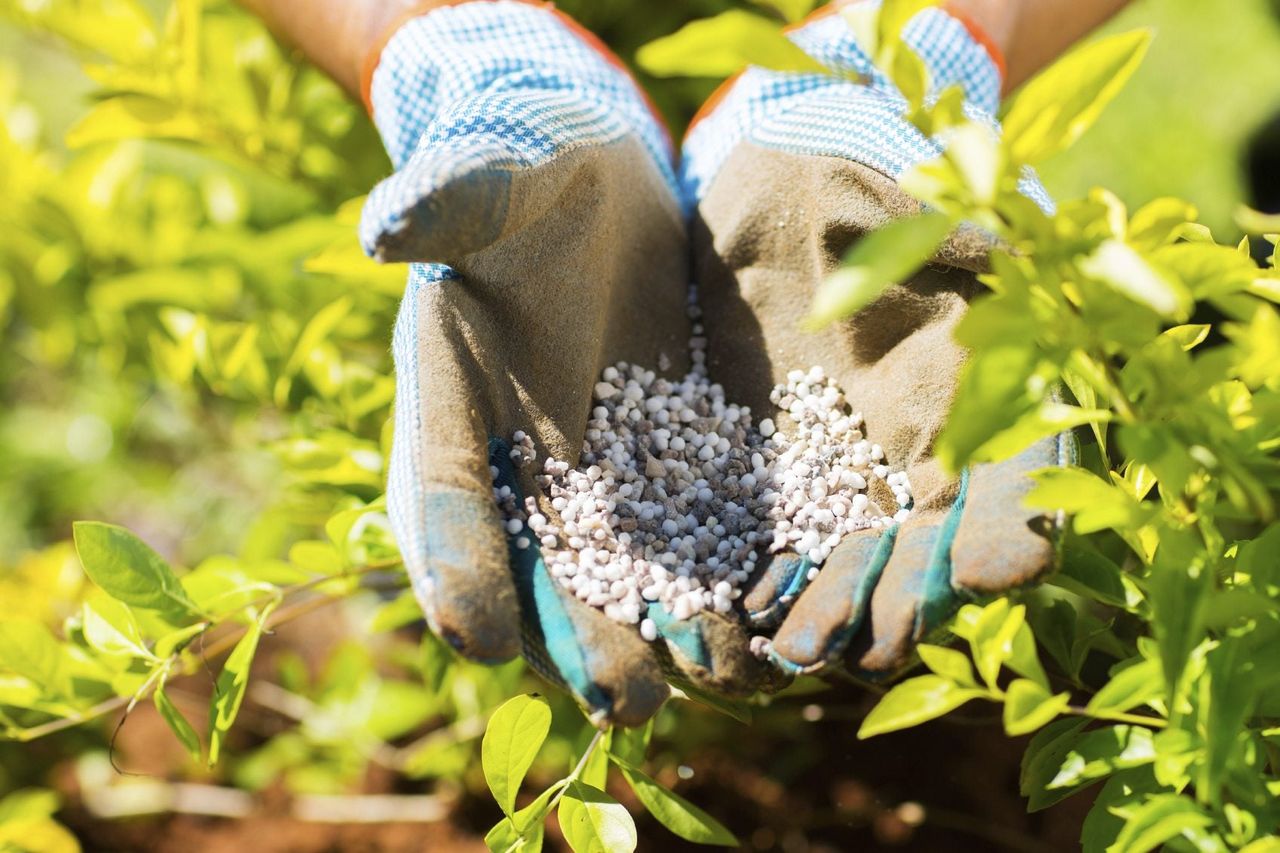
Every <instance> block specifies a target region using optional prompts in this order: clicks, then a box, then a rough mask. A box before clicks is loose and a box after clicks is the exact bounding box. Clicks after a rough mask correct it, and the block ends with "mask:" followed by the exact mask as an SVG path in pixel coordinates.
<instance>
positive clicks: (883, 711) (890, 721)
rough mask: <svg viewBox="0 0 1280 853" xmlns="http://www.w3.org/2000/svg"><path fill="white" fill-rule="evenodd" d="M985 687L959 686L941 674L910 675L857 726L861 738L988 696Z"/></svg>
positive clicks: (897, 728)
mask: <svg viewBox="0 0 1280 853" xmlns="http://www.w3.org/2000/svg"><path fill="white" fill-rule="evenodd" d="M985 695H986V693H985V692H984V691H982V690H975V689H973V688H967V687H960V686H958V685H957V684H955V683H954V682H952V681H951V680H950V679H948V678H943V677H942V676H939V675H920V676H916V677H915V678H909V679H907V680H906V681H904V682H902V683H901V684H899V685H897V686H896V687H894V688H893V689H892V690H890V691H889V692H888V693H886V694H885V695H884V698H882V699H881V700H880V702H879V704H877V705H876V706H875V707H874V708H872V709H871V713H870V714H868V715H867V717H866V719H865V720H863V721H862V727H861V728H859V729H858V737H859V738H863V739H865V738H869V737H875V736H876V735H881V734H886V733H888V732H896V731H898V730H899V729H907V728H911V727H912V726H918V725H920V724H921V723H925V722H928V721H929V720H933V719H936V718H938V717H941V716H942V715H944V714H946V713H948V712H950V711H953V710H955V709H956V708H959V707H960V706H961V705H963V704H964V703H966V702H968V701H969V700H971V699H979V698H981V697H983V696H985Z"/></svg>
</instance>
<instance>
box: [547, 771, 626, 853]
mask: <svg viewBox="0 0 1280 853" xmlns="http://www.w3.org/2000/svg"><path fill="white" fill-rule="evenodd" d="M557 815H558V817H559V818H560V829H561V831H562V832H563V833H564V838H565V841H567V842H568V843H569V847H570V848H572V849H573V851H574V853H631V851H632V850H635V849H636V840H637V839H636V825H635V821H633V820H632V819H631V815H630V814H629V813H628V812H627V809H626V807H625V806H623V805H622V804H621V803H619V802H618V801H617V800H615V799H614V798H613V797H610V796H609V795H608V794H606V793H605V792H604V791H601V790H600V789H599V788H593V787H591V786H590V785H587V784H584V783H583V782H577V781H575V782H570V783H569V787H568V788H566V789H565V793H564V798H563V799H561V800H560V808H559V810H558V811H557Z"/></svg>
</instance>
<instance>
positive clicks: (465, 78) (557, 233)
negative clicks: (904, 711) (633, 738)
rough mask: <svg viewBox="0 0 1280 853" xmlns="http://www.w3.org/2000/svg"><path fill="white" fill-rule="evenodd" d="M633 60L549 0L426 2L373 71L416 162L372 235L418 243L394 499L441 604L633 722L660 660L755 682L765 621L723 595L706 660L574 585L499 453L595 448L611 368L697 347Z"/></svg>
mask: <svg viewBox="0 0 1280 853" xmlns="http://www.w3.org/2000/svg"><path fill="white" fill-rule="evenodd" d="M614 62H616V60H611V58H610V57H608V56H606V55H605V54H603V53H602V52H601V50H600V49H599V48H598V46H597V45H594V44H592V43H591V42H590V41H589V40H588V39H587V38H585V37H584V36H583V35H582V34H581V33H580V32H578V31H577V30H576V29H575V27H574V25H572V23H571V22H569V21H568V20H567V19H565V18H563V17H562V16H560V15H558V14H557V13H555V12H553V11H552V10H551V9H549V8H548V7H545V6H542V5H541V4H538V5H534V4H529V3H520V2H511V0H503V2H473V3H466V4H462V5H457V6H448V7H443V8H439V9H436V10H434V11H432V12H430V13H429V14H427V15H424V16H421V17H419V18H415V19H412V20H410V21H409V22H408V23H407V24H405V25H404V26H403V27H401V29H400V30H398V31H397V32H396V33H395V34H394V35H393V36H392V38H391V39H390V41H389V42H388V43H387V46H386V48H385V50H384V51H383V53H382V56H381V58H380V60H379V63H378V66H377V68H376V70H375V71H374V72H373V75H372V84H371V91H370V101H371V103H372V104H373V108H374V119H375V122H376V123H377V125H378V127H379V130H380V132H381V133H382V136H383V138H384V141H385V143H386V145H387V148H388V151H389V152H390V154H391V157H392V161H393V163H394V164H395V166H396V168H397V171H396V173H395V174H394V175H392V176H391V177H389V178H387V179H386V180H385V181H384V182H382V183H381V184H380V185H379V186H378V187H377V188H375V189H374V191H373V192H372V193H371V195H370V197H369V199H368V201H367V203H366V207H365V212H364V217H363V220H362V224H361V238H362V241H363V243H364V245H365V248H366V250H367V251H368V252H369V253H370V254H372V255H374V256H375V257H377V258H380V259H382V260H396V261H411V262H414V263H412V265H411V267H410V274H409V283H408V287H407V290H406V294H405V298H404V302H403V303H402V306H401V309H400V315H399V319H398V321H397V324H396V328H395V333H394V339H393V345H392V348H393V354H394V357H395V364H396V379H397V400H396V416H395V417H396V421H395V439H394V442H393V446H392V458H391V470H390V474H389V478H388V483H387V502H388V509H389V513H390V517H391V523H392V527H393V530H394V532H395V535H396V538H397V541H398V542H399V544H400V547H401V551H402V553H403V555H404V559H405V563H406V566H407V567H408V570H409V573H410V576H411V577H412V579H413V582H414V588H415V591H416V592H417V595H418V598H419V601H420V602H421V604H422V606H423V609H424V612H425V613H426V616H427V620H428V623H429V625H430V626H431V628H432V629H433V630H435V631H436V632H437V633H438V634H440V635H441V636H442V637H444V638H445V639H446V640H447V641H448V642H449V643H450V644H451V645H453V646H454V648H456V649H457V650H458V651H459V652H461V653H462V654H464V655H467V656H468V657H471V658H475V659H478V660H482V661H499V660H504V659H507V658H510V657H513V656H514V655H516V654H518V653H520V652H521V651H523V652H524V654H525V655H526V657H527V658H528V659H529V660H530V661H531V662H532V663H533V664H534V665H535V666H536V667H537V668H538V669H539V670H541V671H542V672H543V673H544V674H545V675H547V676H548V677H549V678H551V679H552V680H553V681H556V682H557V683H559V684H561V685H562V686H564V687H566V688H567V689H569V690H570V691H571V692H572V693H573V694H574V695H575V696H576V697H577V698H578V699H579V700H580V701H581V702H582V704H583V705H585V706H586V708H587V709H588V711H589V712H590V713H591V714H592V715H593V717H595V718H597V719H599V720H602V721H603V720H611V721H615V722H619V723H623V724H628V725H635V724H638V723H640V722H643V721H644V720H645V719H647V718H648V717H649V716H650V715H652V714H653V712H654V711H656V710H657V708H658V707H659V706H660V705H661V704H662V702H663V701H664V700H665V699H666V697H667V695H668V693H669V691H668V688H667V685H666V681H665V679H664V672H663V664H664V663H665V664H666V667H667V669H668V671H672V670H674V671H676V672H678V673H679V674H681V675H682V676H683V677H685V678H687V679H689V680H691V681H694V682H697V683H699V684H702V685H705V686H708V687H711V688H712V689H720V690H736V691H745V690H749V689H750V686H751V685H750V683H749V682H750V680H751V679H752V678H755V677H756V674H757V673H758V672H759V671H760V670H761V669H762V667H761V665H760V664H758V662H755V661H754V660H752V659H751V657H750V655H749V652H748V649H747V641H746V635H745V633H744V632H743V631H742V629H741V628H740V627H739V626H737V625H733V624H732V623H730V622H729V621H728V620H726V619H724V618H723V617H717V618H711V617H712V614H706V615H705V616H703V617H701V618H700V619H699V620H698V622H697V624H698V626H700V629H702V630H703V631H704V632H705V635H706V636H707V637H708V638H713V639H714V642H711V643H709V644H704V645H703V646H702V647H701V651H700V653H699V654H697V655H694V656H693V657H692V658H690V657H689V656H687V655H684V654H683V653H682V647H681V645H680V644H679V643H678V642H673V643H672V644H671V649H672V652H674V653H669V652H668V649H667V646H666V644H664V643H661V642H659V643H654V644H647V643H645V642H644V640H642V639H641V637H640V635H639V633H638V631H637V629H636V628H635V627H634V626H624V625H621V624H619V623H616V622H613V621H611V620H609V619H607V618H606V617H605V616H604V615H603V614H602V613H600V612H599V611H597V610H595V609H594V608H590V607H588V606H587V605H585V604H584V603H582V602H581V601H579V600H577V599H576V598H575V597H574V596H573V595H572V594H571V593H570V592H569V591H568V590H567V589H566V588H564V587H563V586H561V585H560V584H559V583H558V582H556V581H555V580H553V579H552V578H551V576H550V574H549V572H548V571H547V569H546V566H545V564H544V563H543V561H542V558H541V556H540V554H539V551H538V548H537V545H536V543H533V544H532V545H531V547H529V548H524V549H520V548H516V547H514V546H513V545H512V542H511V540H514V538H515V537H510V539H509V537H508V535H507V532H506V530H505V529H504V527H503V525H502V520H501V518H500V516H499V512H498V509H497V506H496V503H495V500H494V479H493V475H492V473H491V467H490V466H491V464H492V465H493V467H494V468H495V469H497V470H498V472H499V475H498V476H499V480H500V481H501V482H502V483H504V484H508V485H510V486H512V487H516V488H518V487H519V485H520V483H519V482H518V480H519V479H521V478H523V480H524V482H523V485H524V486H526V488H525V489H524V491H525V492H526V493H529V489H528V488H527V486H528V485H529V483H530V480H529V478H528V473H527V472H522V473H521V474H520V475H517V473H516V471H515V470H514V469H513V468H512V466H511V462H510V459H509V458H507V455H506V454H507V450H506V448H505V447H504V446H503V445H502V443H501V440H502V439H509V438H510V437H511V436H512V434H513V433H514V432H515V431H516V430H524V431H525V432H527V433H528V434H529V435H530V436H532V437H533V439H534V442H535V447H536V449H537V452H538V454H539V457H540V459H541V458H545V456H546V455H547V454H551V455H553V456H555V457H557V458H560V459H564V460H569V461H571V462H575V463H576V461H577V459H578V454H579V452H580V450H581V447H582V438H583V432H584V429H585V425H586V421H587V418H588V412H589V410H590V405H591V393H592V389H593V386H594V383H595V382H596V381H597V378H598V377H599V375H600V372H601V370H602V369H603V368H604V367H605V366H607V365H609V364H613V363H615V362H617V361H619V360H626V361H630V362H633V363H636V364H641V365H646V366H657V365H660V364H666V363H670V364H672V365H673V369H676V370H678V369H680V368H682V367H683V366H684V363H685V361H686V349H687V340H688V320H687V318H686V316H685V308H686V305H685V302H686V289H687V283H688V271H687V240H686V231H685V225H684V220H683V216H682V210H681V208H680V204H679V202H678V201H677V196H676V194H675V191H674V188H675V183H674V181H675V178H674V173H673V171H672V169H671V164H670V151H669V143H668V142H667V141H666V137H665V134H664V132H663V131H662V129H661V128H660V126H659V125H658V124H657V122H656V120H655V119H654V117H653V115H652V114H651V112H650V111H649V109H648V107H647V105H646V104H645V102H644V100H643V97H642V96H641V94H640V92H639V90H638V89H637V88H636V86H635V84H634V82H632V81H631V79H630V78H629V77H628V76H627V75H626V74H625V72H623V71H622V70H621V69H620V68H619V67H617V66H615V64H614ZM544 512H546V513H548V514H550V515H554V511H553V510H551V508H550V507H549V506H546V507H544ZM695 651H697V650H696V649H695ZM660 658H661V660H660Z"/></svg>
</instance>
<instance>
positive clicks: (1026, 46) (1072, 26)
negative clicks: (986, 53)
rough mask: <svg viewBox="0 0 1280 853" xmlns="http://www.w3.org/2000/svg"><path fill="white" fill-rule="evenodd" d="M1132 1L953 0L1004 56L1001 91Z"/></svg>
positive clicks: (1023, 79)
mask: <svg viewBox="0 0 1280 853" xmlns="http://www.w3.org/2000/svg"><path fill="white" fill-rule="evenodd" d="M1129 2H1130V0H952V2H951V3H950V4H949V5H950V6H951V8H953V9H955V10H956V11H958V12H960V13H961V14H963V15H965V16H966V17H968V18H970V19H971V20H972V21H973V22H974V23H976V24H977V25H978V26H980V27H981V28H982V29H983V30H984V31H985V32H986V33H987V35H988V36H990V37H991V39H992V40H993V41H994V42H995V45H996V47H998V48H999V49H1000V51H1001V52H1002V53H1003V54H1004V57H1005V62H1006V65H1007V71H1006V74H1005V83H1004V90H1005V91H1006V92H1008V91H1010V90H1012V89H1014V88H1016V87H1018V86H1019V85H1021V84H1022V83H1024V82H1026V81H1027V80H1028V79H1029V78H1030V77H1032V76H1034V75H1035V73H1036V72H1037V71H1039V70H1040V69H1042V68H1044V67H1045V66H1047V65H1048V64H1049V63H1051V62H1053V60H1055V59H1057V58H1058V57H1059V56H1061V55H1062V54H1063V53H1065V52H1066V50H1067V48H1069V47H1071V45H1073V44H1075V42H1077V41H1079V40H1080V39H1081V38H1083V37H1084V36H1086V35H1088V34H1089V33H1090V32H1092V31H1093V30H1094V29H1095V28H1097V27H1098V26H1100V25H1101V24H1103V23H1104V22H1106V21H1107V20H1108V19H1109V18H1111V16H1113V15H1114V14H1116V13H1117V12H1119V11H1120V10H1121V9H1123V8H1124V7H1125V6H1127V5H1128V4H1129Z"/></svg>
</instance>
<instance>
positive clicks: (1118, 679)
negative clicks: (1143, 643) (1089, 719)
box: [1085, 660, 1165, 715]
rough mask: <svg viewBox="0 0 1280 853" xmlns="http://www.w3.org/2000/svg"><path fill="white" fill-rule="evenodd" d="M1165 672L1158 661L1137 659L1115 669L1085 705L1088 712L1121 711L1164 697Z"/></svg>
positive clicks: (1099, 713)
mask: <svg viewBox="0 0 1280 853" xmlns="http://www.w3.org/2000/svg"><path fill="white" fill-rule="evenodd" d="M1164 692H1165V687H1164V673H1163V671H1162V669H1161V666H1160V661H1158V660H1139V661H1138V662H1136V663H1132V664H1131V665H1129V666H1126V667H1125V668H1124V669H1121V670H1118V671H1116V672H1115V674H1114V675H1112V676H1111V680H1110V681H1108V682H1107V683H1106V684H1105V685H1104V686H1103V687H1102V689H1101V690H1099V691H1098V692H1097V693H1095V694H1094V696H1093V698H1092V699H1090V700H1089V704H1088V705H1086V706H1085V710H1086V711H1088V712H1089V713H1090V714H1096V715H1101V714H1107V713H1112V714H1116V713H1122V712H1124V711H1128V710H1129V709H1130V708H1135V707H1137V706H1138V705H1144V704H1146V703H1147V702H1150V701H1151V700H1153V699H1158V698H1159V697H1161V696H1163V695H1164Z"/></svg>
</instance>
